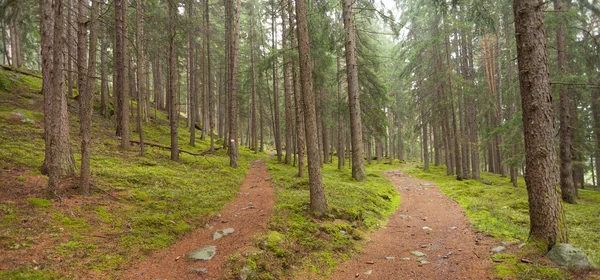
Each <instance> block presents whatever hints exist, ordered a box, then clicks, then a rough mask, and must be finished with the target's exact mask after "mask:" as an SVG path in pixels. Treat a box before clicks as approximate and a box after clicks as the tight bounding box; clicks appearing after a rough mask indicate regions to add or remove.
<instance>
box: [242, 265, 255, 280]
mask: <svg viewBox="0 0 600 280" xmlns="http://www.w3.org/2000/svg"><path fill="white" fill-rule="evenodd" d="M250 275H252V268H250V267H248V266H244V267H243V268H242V269H241V270H240V279H242V280H246V279H248V277H249V276H250Z"/></svg>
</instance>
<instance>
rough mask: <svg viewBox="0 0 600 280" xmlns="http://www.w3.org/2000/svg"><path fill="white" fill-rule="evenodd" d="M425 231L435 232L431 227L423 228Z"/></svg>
mask: <svg viewBox="0 0 600 280" xmlns="http://www.w3.org/2000/svg"><path fill="white" fill-rule="evenodd" d="M423 229H424V230H429V231H432V230H433V229H432V228H430V227H423Z"/></svg>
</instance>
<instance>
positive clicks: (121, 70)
mask: <svg viewBox="0 0 600 280" xmlns="http://www.w3.org/2000/svg"><path fill="white" fill-rule="evenodd" d="M115 30H116V31H115V34H116V39H115V65H116V69H115V76H116V77H115V88H114V91H115V95H116V96H117V104H116V106H115V107H116V109H115V110H118V114H117V135H119V136H121V149H122V150H123V151H129V146H130V144H129V105H128V103H129V92H128V89H127V87H126V83H127V77H126V76H127V75H126V73H125V63H126V56H127V54H126V51H127V39H126V38H127V1H124V0H115Z"/></svg>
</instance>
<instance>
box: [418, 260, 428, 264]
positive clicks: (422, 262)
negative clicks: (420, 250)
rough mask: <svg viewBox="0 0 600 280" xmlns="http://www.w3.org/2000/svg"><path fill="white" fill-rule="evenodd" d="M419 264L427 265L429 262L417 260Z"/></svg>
mask: <svg viewBox="0 0 600 280" xmlns="http://www.w3.org/2000/svg"><path fill="white" fill-rule="evenodd" d="M419 263H420V264H428V263H429V262H428V261H427V260H419Z"/></svg>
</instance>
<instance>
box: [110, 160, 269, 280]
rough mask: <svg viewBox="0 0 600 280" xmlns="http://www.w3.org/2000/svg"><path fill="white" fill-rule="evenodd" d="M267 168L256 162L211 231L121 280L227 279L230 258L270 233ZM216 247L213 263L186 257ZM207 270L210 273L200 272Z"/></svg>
mask: <svg viewBox="0 0 600 280" xmlns="http://www.w3.org/2000/svg"><path fill="white" fill-rule="evenodd" d="M270 178H271V177H270V175H269V173H268V172H267V166H266V165H265V163H264V162H262V161H253V162H252V168H250V170H248V175H246V178H245V179H244V183H243V184H242V186H241V188H240V193H239V196H238V197H237V198H236V199H234V200H232V201H230V202H229V203H228V204H227V205H226V206H225V208H224V209H223V210H222V211H221V212H219V214H220V217H218V219H215V220H213V221H211V222H210V224H209V227H207V228H201V229H197V230H196V231H194V232H192V233H190V234H187V235H185V236H184V237H183V238H181V239H180V240H179V241H177V243H175V244H174V245H173V246H171V247H169V248H167V249H165V250H162V251H159V252H156V253H154V254H152V255H150V256H148V258H147V259H146V260H145V261H143V262H141V263H139V264H137V265H135V266H134V267H133V269H131V270H129V271H127V272H126V273H125V274H124V275H122V277H121V279H152V280H155V279H163V280H171V279H173V280H175V279H177V280H179V279H220V278H222V277H223V276H224V275H225V271H223V269H222V267H223V264H224V263H225V262H226V261H227V257H229V256H230V255H232V254H234V253H236V252H242V251H243V249H244V248H245V247H249V246H250V245H252V241H253V238H254V236H255V235H256V234H258V233H260V232H263V231H265V230H266V229H267V220H268V218H269V216H270V215H271V211H272V209H273V205H274V202H275V191H274V189H273V188H272V187H271V180H270ZM226 228H233V229H234V230H235V231H234V232H233V233H231V234H229V235H227V236H223V237H222V238H220V239H217V240H213V233H214V232H216V231H218V230H223V229H226ZM206 245H214V246H216V254H215V255H214V257H213V258H212V259H211V260H209V261H193V260H189V259H187V258H186V257H185V255H186V254H188V253H190V252H192V251H194V250H196V249H197V248H200V247H203V246H206ZM203 269H206V272H200V271H201V270H203Z"/></svg>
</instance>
